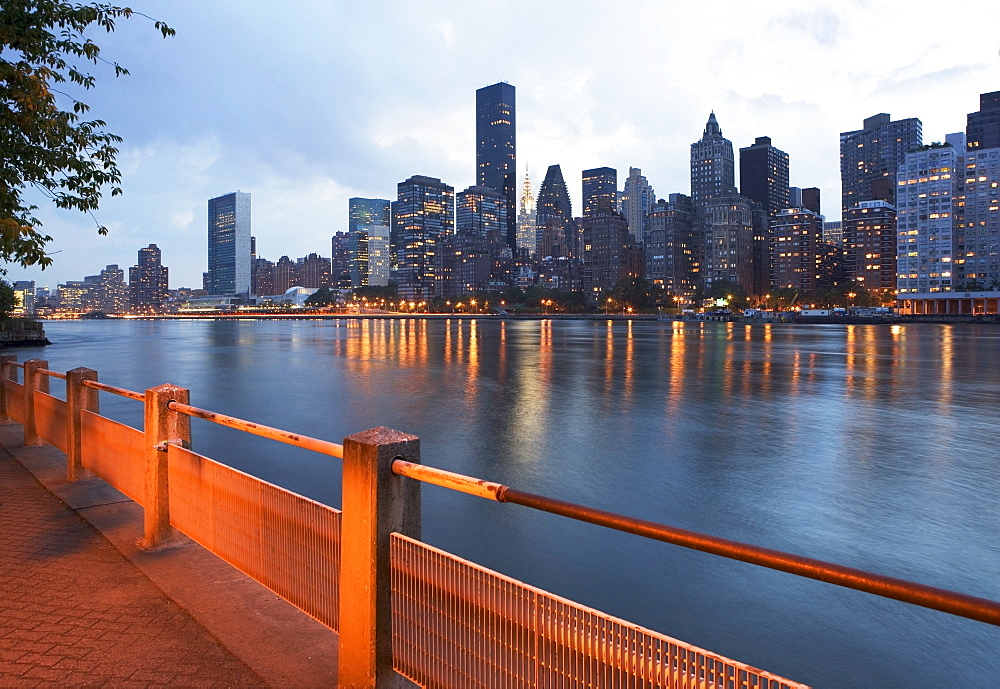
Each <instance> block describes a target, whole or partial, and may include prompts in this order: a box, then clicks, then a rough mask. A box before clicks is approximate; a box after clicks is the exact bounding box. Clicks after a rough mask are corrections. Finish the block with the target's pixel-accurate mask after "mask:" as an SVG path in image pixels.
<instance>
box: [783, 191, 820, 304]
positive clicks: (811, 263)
mask: <svg viewBox="0 0 1000 689" xmlns="http://www.w3.org/2000/svg"><path fill="white" fill-rule="evenodd" d="M770 246H771V257H770V264H771V287H772V288H783V289H794V290H796V291H797V292H798V293H799V294H800V295H802V296H803V297H804V296H806V295H808V294H813V293H815V292H816V291H817V290H819V289H821V288H824V287H829V286H830V285H829V284H824V283H825V282H826V281H825V280H824V277H825V275H826V274H825V273H824V271H823V267H822V266H823V259H824V257H825V246H824V242H823V216H821V215H819V214H818V213H815V212H814V211H812V210H810V209H808V208H786V209H784V210H781V211H779V212H778V213H776V214H775V216H774V219H773V220H772V222H771V245H770Z"/></svg>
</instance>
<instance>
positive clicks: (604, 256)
mask: <svg viewBox="0 0 1000 689" xmlns="http://www.w3.org/2000/svg"><path fill="white" fill-rule="evenodd" d="M582 225H583V238H582V239H583V280H584V290H585V291H586V293H587V299H588V300H589V301H590V302H591V303H595V304H603V303H604V301H605V299H606V297H607V295H608V294H609V293H610V292H611V290H612V289H613V288H614V286H615V285H616V284H617V283H618V281H619V280H621V279H622V278H625V277H642V267H641V266H639V267H638V271H635V270H634V269H633V270H632V271H630V267H631V266H630V263H631V262H632V259H633V256H632V251H634V247H633V246H632V245H631V242H629V234H628V222H627V221H626V220H625V217H624V216H623V215H622V214H621V213H619V212H618V211H617V210H614V209H613V208H610V207H608V206H606V205H602V206H600V207H599V209H598V210H597V211H596V212H595V213H593V214H592V215H588V216H585V217H584V218H582ZM630 272H632V273H633V274H631V275H630ZM635 272H638V273H639V274H638V275H636V274H634V273H635Z"/></svg>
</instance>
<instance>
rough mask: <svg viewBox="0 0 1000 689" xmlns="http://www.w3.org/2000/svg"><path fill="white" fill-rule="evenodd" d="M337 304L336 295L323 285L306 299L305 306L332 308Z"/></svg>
mask: <svg viewBox="0 0 1000 689" xmlns="http://www.w3.org/2000/svg"><path fill="white" fill-rule="evenodd" d="M336 303H337V293H336V292H334V291H333V290H331V289H330V288H329V287H327V286H326V285H324V286H323V287H320V288H319V289H318V290H316V291H315V292H313V293H312V294H310V295H309V296H308V297H306V302H305V304H306V306H333V305H334V304H336Z"/></svg>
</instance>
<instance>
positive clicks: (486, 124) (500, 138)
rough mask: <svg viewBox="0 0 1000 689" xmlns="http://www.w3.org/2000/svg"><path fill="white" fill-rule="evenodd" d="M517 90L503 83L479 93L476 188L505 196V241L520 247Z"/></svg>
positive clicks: (511, 246) (480, 90)
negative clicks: (518, 226)
mask: <svg viewBox="0 0 1000 689" xmlns="http://www.w3.org/2000/svg"><path fill="white" fill-rule="evenodd" d="M514 95H515V94H514V87H513V86H511V85H510V84H506V83H503V82H500V83H497V84H493V85H492V86H484V87H483V88H481V89H477V90H476V186H479V187H486V188H487V189H492V190H494V191H496V192H498V193H500V194H501V195H502V196H503V199H504V202H505V204H506V210H507V214H506V221H507V227H506V232H505V237H504V240H505V241H506V242H507V245H508V247H510V249H511V250H514V249H515V248H516V247H517V241H516V240H517V216H516V213H515V209H516V208H517V205H516V180H515V175H516V174H517V138H516V131H517V121H516V119H515V98H514Z"/></svg>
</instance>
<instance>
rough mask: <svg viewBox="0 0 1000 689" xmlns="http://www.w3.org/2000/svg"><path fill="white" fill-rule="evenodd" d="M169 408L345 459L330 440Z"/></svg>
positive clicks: (189, 409)
mask: <svg viewBox="0 0 1000 689" xmlns="http://www.w3.org/2000/svg"><path fill="white" fill-rule="evenodd" d="M167 408H168V409H170V410H171V411H175V412H177V413H179V414H185V415H187V416H193V417H195V418H198V419H204V420H205V421H211V422H212V423H217V424H219V425H220V426H226V427H228V428H234V429H236V430H238V431H245V432H247V433H251V434H253V435H259V436H260V437H262V438H269V439H271V440H276V441H278V442H279V443H285V444H287V445H294V446H295V447H301V448H303V449H306V450H312V451H313V452H319V453H321V454H324V455H329V456H331V457H337V458H339V459H343V458H344V446H343V445H338V444H337V443H331V442H330V441H328V440H320V439H319V438H311V437H309V436H307V435H300V434H298V433H292V432H290V431H283V430H281V429H280V428H273V427H272V426H264V425H263V424H259V423H254V422H253V421H247V420H245V419H238V418H236V417H235V416H226V415H225V414H219V413H218V412H214V411H209V410H207V409H199V408H198V407H192V406H191V405H189V404H181V403H180V402H171V403H170V404H168V405H167Z"/></svg>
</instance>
